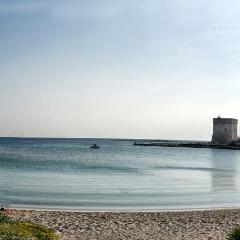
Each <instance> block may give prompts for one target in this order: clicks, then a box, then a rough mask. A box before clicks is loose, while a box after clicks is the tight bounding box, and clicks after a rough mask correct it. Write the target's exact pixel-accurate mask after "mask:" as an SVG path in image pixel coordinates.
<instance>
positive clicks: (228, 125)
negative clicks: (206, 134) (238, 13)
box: [212, 117, 238, 144]
mask: <svg viewBox="0 0 240 240" xmlns="http://www.w3.org/2000/svg"><path fill="white" fill-rule="evenodd" d="M237 125H238V120H237V119H234V118H220V117H218V118H213V135H212V143H214V144H229V143H231V142H234V141H237V140H238V134H237Z"/></svg>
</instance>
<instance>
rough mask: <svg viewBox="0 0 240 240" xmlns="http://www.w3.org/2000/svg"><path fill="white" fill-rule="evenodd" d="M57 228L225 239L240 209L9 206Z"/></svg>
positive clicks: (74, 233)
mask: <svg viewBox="0 0 240 240" xmlns="http://www.w3.org/2000/svg"><path fill="white" fill-rule="evenodd" d="M5 211H6V213H7V214H8V215H9V216H12V217H14V218H16V219H22V220H23V219H26V220H31V221H33V222H36V223H40V224H43V225H46V226H48V227H50V228H52V229H54V230H56V231H57V232H58V233H59V234H60V236H61V239H62V240H65V239H66V240H75V239H78V240H81V239H84V240H87V239H89V240H90V239H94V240H95V239H99V240H106V239H111V240H114V239H119V240H120V239H138V240H140V239H142V240H146V239H159V240H183V239H186V240H194V239H196V240H203V239H204V240H207V239H209V240H210V239H212V240H215V239H216V240H225V239H226V236H227V234H228V233H229V232H230V231H231V230H232V229H233V228H234V227H236V226H238V225H239V224H240V209H224V210H201V211H200V210H199V211H178V212H63V211H36V210H14V209H8V210H5Z"/></svg>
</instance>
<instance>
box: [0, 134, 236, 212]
mask: <svg viewBox="0 0 240 240" xmlns="http://www.w3.org/2000/svg"><path fill="white" fill-rule="evenodd" d="M133 142H134V140H121V139H119V140H117V139H44V138H0V206H3V207H19V208H38V209H39V208H40V209H41V208H44V209H68V210H84V211H92V210H100V211H101V210H102V211H105V210H127V211H128V210H136V211H139V210H143V211H144V210H147V211H148V210H150V211H151V210H170V209H172V210H174V209H192V208H213V207H237V206H240V151H237V150H221V149H197V148H180V147H179V148H178V147H158V146H155V147H153V146H152V147H145V146H134V145H133ZM91 144H97V145H98V146H99V147H100V148H99V149H91V148H90V145H91Z"/></svg>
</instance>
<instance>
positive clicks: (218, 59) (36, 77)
mask: <svg viewBox="0 0 240 240" xmlns="http://www.w3.org/2000/svg"><path fill="white" fill-rule="evenodd" d="M239 12H240V2H239V1H237V0H231V1H223V0H202V1H193V0H181V1H179V0H121V1H119V0H92V1H89V0H88V1H87V0H86V1H82V0H78V1H74V0H73V1H67V0H66V1H61V0H52V1H51V0H48V1H45V0H41V1H39V0H21V1H20V0H11V1H9V0H0V114H1V117H0V119H1V121H0V122H1V124H0V135H1V136H35V137H37V136H40V137H126V138H131V137H134V138H174V139H203V140H204V139H205V140H208V139H210V138H211V134H212V117H215V116H217V115H218V114H221V115H222V116H223V117H235V118H240V109H239V106H240V97H239V89H240V41H239V39H240V15H239Z"/></svg>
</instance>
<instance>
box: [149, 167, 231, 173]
mask: <svg viewBox="0 0 240 240" xmlns="http://www.w3.org/2000/svg"><path fill="white" fill-rule="evenodd" d="M153 169H162V170H186V171H208V172H212V171H218V172H226V171H232V169H225V168H211V167H182V166H154V167H153Z"/></svg>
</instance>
